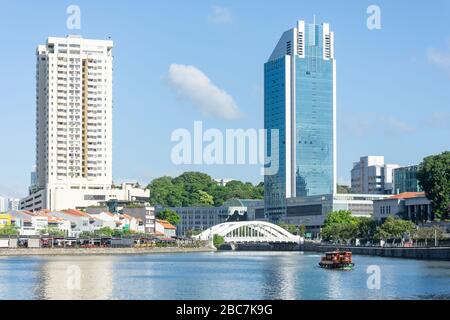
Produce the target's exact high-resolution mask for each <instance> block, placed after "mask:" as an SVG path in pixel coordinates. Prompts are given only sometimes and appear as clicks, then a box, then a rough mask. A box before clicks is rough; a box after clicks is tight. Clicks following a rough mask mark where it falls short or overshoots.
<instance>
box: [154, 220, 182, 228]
mask: <svg viewBox="0 0 450 320" xmlns="http://www.w3.org/2000/svg"><path fill="white" fill-rule="evenodd" d="M156 222H158V223H159V224H160V225H162V226H163V227H164V229H172V230H176V229H177V228H176V227H175V226H174V225H172V224H170V223H169V222H168V221H166V220H156Z"/></svg>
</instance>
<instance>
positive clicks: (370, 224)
mask: <svg viewBox="0 0 450 320" xmlns="http://www.w3.org/2000/svg"><path fill="white" fill-rule="evenodd" d="M357 221H358V230H357V236H358V237H359V238H361V239H367V240H372V239H373V237H374V235H375V232H376V230H377V222H376V221H375V220H374V219H372V218H367V217H359V218H357Z"/></svg>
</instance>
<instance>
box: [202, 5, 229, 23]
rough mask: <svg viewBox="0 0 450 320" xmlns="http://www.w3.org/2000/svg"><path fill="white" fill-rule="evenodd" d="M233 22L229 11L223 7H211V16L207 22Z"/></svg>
mask: <svg viewBox="0 0 450 320" xmlns="http://www.w3.org/2000/svg"><path fill="white" fill-rule="evenodd" d="M233 20H234V18H233V15H232V14H231V10H230V9H229V8H225V7H219V6H214V7H212V14H211V15H210V16H209V17H208V21H209V22H212V23H216V24H228V23H232V22H233Z"/></svg>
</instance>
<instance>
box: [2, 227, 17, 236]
mask: <svg viewBox="0 0 450 320" xmlns="http://www.w3.org/2000/svg"><path fill="white" fill-rule="evenodd" d="M18 234H19V230H17V228H16V227H15V226H13V225H4V226H0V236H16V235H18Z"/></svg>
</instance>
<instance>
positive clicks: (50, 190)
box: [21, 36, 149, 211]
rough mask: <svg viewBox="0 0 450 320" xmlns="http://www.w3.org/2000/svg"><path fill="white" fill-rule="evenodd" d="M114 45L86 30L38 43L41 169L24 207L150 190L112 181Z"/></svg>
mask: <svg viewBox="0 0 450 320" xmlns="http://www.w3.org/2000/svg"><path fill="white" fill-rule="evenodd" d="M112 49H113V42H112V41H111V40H91V39H83V38H82V37H80V36H68V37H65V38H56V37H49V38H48V39H47V42H46V44H44V45H39V46H38V47H37V51H36V172H35V175H34V174H32V180H35V181H34V185H32V186H31V188H30V195H29V196H28V197H26V198H25V199H22V201H21V208H22V209H26V210H33V211H34V210H41V209H49V210H63V209H68V208H76V207H87V206H90V205H95V204H97V202H98V201H107V200H109V199H115V198H118V199H119V200H132V198H133V197H143V196H147V195H148V192H146V191H144V190H142V189H137V190H133V189H130V188H128V186H125V188H126V190H123V191H124V192H120V191H118V188H123V187H124V186H123V185H122V186H119V187H118V188H115V187H114V186H113V183H112V71H113V52H112ZM148 196H149V195H148Z"/></svg>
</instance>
